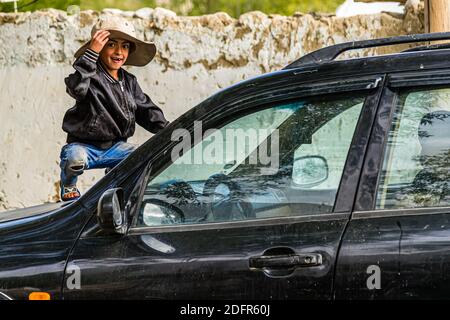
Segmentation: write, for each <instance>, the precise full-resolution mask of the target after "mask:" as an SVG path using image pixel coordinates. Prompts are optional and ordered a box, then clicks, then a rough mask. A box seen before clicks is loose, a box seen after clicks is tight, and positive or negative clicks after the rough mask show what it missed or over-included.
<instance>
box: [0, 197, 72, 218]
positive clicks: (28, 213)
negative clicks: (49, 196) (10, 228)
mask: <svg viewBox="0 0 450 320" xmlns="http://www.w3.org/2000/svg"><path fill="white" fill-rule="evenodd" d="M69 203H70V202H54V203H45V204H41V205H38V206H33V207H28V208H24V209H17V210H9V211H5V212H0V223H2V222H6V221H12V220H17V219H22V218H27V217H32V216H37V215H40V214H43V213H47V212H50V211H53V210H56V209H59V208H61V207H63V206H65V205H67V204H69Z"/></svg>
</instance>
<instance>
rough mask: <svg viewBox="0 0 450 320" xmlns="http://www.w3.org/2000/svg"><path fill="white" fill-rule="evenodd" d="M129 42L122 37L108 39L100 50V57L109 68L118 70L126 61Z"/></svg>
mask: <svg viewBox="0 0 450 320" xmlns="http://www.w3.org/2000/svg"><path fill="white" fill-rule="evenodd" d="M130 46H131V43H130V42H129V41H126V40H122V39H109V40H108V42H107V43H106V44H105V46H104V47H103V49H102V51H100V59H101V60H102V62H103V64H105V66H106V67H108V69H110V70H119V69H120V67H121V66H122V65H123V64H124V63H125V61H127V58H128V54H129V53H130Z"/></svg>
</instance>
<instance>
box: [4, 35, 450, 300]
mask: <svg viewBox="0 0 450 320" xmlns="http://www.w3.org/2000/svg"><path fill="white" fill-rule="evenodd" d="M448 39H450V33H437V34H436V33H435V34H422V35H409V36H401V37H395V38H389V39H378V40H369V41H359V42H351V43H344V44H339V45H335V46H331V47H327V48H324V49H321V50H318V51H316V52H313V53H311V54H309V55H306V56H304V57H302V58H301V59H299V60H298V61H295V62H294V63H292V64H291V65H289V66H287V67H286V68H284V69H283V70H280V71H276V72H273V73H269V74H264V75H261V76H259V77H256V78H253V79H250V80H247V81H244V82H241V83H239V84H236V85H234V86H232V87H229V88H227V89H225V90H223V91H220V92H218V93H217V94H215V95H213V96H212V97H210V98H208V99H207V100H205V101H204V102H202V103H201V104H199V105H198V106H197V107H195V108H193V109H192V110H190V111H189V112H187V113H186V114H184V115H182V116H181V117H180V118H178V119H177V120H176V121H174V122H172V123H171V124H170V125H169V126H168V127H166V128H165V129H164V130H163V131H161V132H160V133H159V134H158V135H156V136H154V137H152V138H151V139H149V140H148V141H147V142H146V143H144V144H143V145H141V146H140V147H139V148H138V149H137V150H136V151H135V152H134V153H132V154H131V155H130V156H129V157H128V158H127V159H125V160H124V161H122V162H121V163H120V164H119V165H118V166H117V167H115V168H114V169H113V170H112V171H111V172H109V173H108V174H107V175H106V176H105V177H104V178H102V179H101V180H100V181H99V182H98V183H97V184H96V185H95V186H93V187H92V188H91V189H89V190H88V191H87V192H86V193H85V194H84V195H83V196H82V197H81V198H80V199H79V200H78V201H75V202H70V203H53V204H45V205H41V206H36V207H32V208H27V209H23V210H16V211H8V212H4V213H2V214H0V299H48V298H49V299H90V298H100V299H131V298H135V299H263V300H266V299H392V298H450V192H449V186H448V181H449V179H450V172H449V168H450V166H449V162H450V155H449V152H450V151H449V150H450V49H449V45H448V44H438V45H420V46H417V47H414V48H411V49H408V50H406V51H404V52H401V53H397V54H389V55H381V56H375V57H365V58H356V59H343V60H336V59H335V58H336V57H337V56H338V55H339V54H341V53H343V52H345V51H348V50H353V49H361V48H362V49H364V48H371V47H376V46H385V45H393V44H406V43H422V42H425V43H428V41H436V40H448Z"/></svg>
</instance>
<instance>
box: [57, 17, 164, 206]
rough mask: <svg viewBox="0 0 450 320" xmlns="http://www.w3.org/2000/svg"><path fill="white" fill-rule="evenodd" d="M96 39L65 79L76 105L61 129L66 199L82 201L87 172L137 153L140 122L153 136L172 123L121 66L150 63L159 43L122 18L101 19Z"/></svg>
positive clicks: (94, 30)
mask: <svg viewBox="0 0 450 320" xmlns="http://www.w3.org/2000/svg"><path fill="white" fill-rule="evenodd" d="M91 35H92V39H91V41H90V42H88V43H86V44H85V45H84V46H82V47H81V48H80V49H79V50H78V51H77V52H76V53H75V57H76V58H77V59H76V60H75V62H74V64H73V67H74V68H75V70H76V71H75V73H73V74H71V75H69V76H68V77H67V78H66V79H65V83H66V86H67V93H68V94H69V95H70V96H71V97H73V98H74V99H75V100H76V103H75V106H74V107H72V108H71V109H69V110H68V111H67V112H66V114H65V116H64V120H63V126H62V128H63V130H64V131H65V132H67V144H66V145H64V146H63V148H62V150H61V154H60V160H61V162H60V167H61V199H62V200H63V201H68V200H75V199H78V198H79V197H80V191H79V190H78V188H77V187H76V182H77V177H78V176H79V175H80V174H82V173H83V171H84V170H86V169H94V168H106V169H107V170H108V169H110V168H112V167H114V166H115V165H117V164H118V163H119V162H120V161H121V160H123V159H124V158H125V157H127V156H128V155H129V154H130V153H131V152H132V151H133V150H134V149H135V146H134V145H132V144H129V143H127V142H126V140H127V138H129V137H131V136H132V135H133V134H134V130H135V122H137V123H138V124H139V125H141V126H142V127H144V128H145V129H146V130H148V131H150V132H152V133H157V132H158V131H160V130H161V129H163V128H164V127H165V126H166V125H167V124H168V121H167V120H166V119H165V117H164V114H163V112H162V111H161V109H160V108H159V107H157V106H156V105H155V104H154V103H153V102H152V100H151V99H150V98H149V97H148V96H147V95H146V94H144V93H143V92H142V90H141V88H140V86H139V84H138V83H137V80H136V77H135V76H134V75H132V74H130V73H129V72H127V71H125V70H123V69H122V68H121V67H122V65H124V64H127V65H134V66H144V65H146V64H147V63H149V62H150V61H151V60H152V59H153V57H154V56H155V53H156V47H155V45H154V44H153V43H147V42H144V41H141V40H138V39H137V38H136V36H135V30H134V27H133V25H132V24H131V23H130V22H129V21H127V20H124V19H122V18H117V17H108V18H106V19H101V20H99V22H97V23H96V25H95V26H94V27H93V28H92V32H91Z"/></svg>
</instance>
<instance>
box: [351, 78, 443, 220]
mask: <svg viewBox="0 0 450 320" xmlns="http://www.w3.org/2000/svg"><path fill="white" fill-rule="evenodd" d="M449 73H450V69H436V70H426V71H407V72H398V73H392V74H388V76H387V84H386V86H385V88H384V89H383V93H382V97H381V100H380V106H379V108H378V112H377V115H376V121H375V124H374V127H373V130H372V134H371V136H370V141H369V149H368V150H367V154H366V159H365V160H364V166H363V169H362V174H361V180H360V183H359V187H358V191H357V195H356V201H355V207H354V212H353V213H352V219H363V218H371V217H374V218H379V217H393V216H405V215H422V214H437V213H442V212H448V211H449V212H450V206H439V207H415V208H398V209H392V208H388V209H377V208H376V201H377V194H378V188H379V185H380V183H381V175H382V170H383V161H384V158H385V155H386V152H387V142H388V139H389V133H390V129H391V127H392V121H393V117H394V114H395V112H396V111H397V110H396V109H395V106H397V102H398V99H399V97H400V94H401V92H405V91H409V92H412V91H416V90H427V89H429V90H433V89H439V88H450V76H449Z"/></svg>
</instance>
